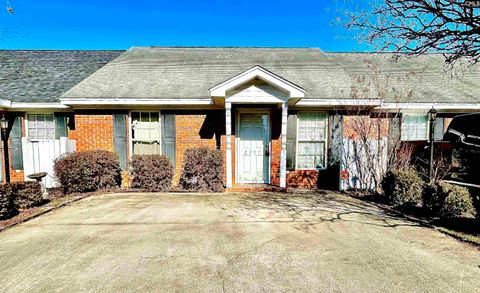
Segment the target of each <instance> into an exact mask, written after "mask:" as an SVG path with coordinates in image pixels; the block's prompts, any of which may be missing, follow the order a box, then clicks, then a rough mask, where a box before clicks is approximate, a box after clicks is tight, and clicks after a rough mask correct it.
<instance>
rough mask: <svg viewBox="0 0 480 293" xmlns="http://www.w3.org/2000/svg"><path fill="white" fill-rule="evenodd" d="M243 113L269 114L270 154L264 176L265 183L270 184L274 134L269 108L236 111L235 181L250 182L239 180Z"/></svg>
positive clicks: (268, 137)
mask: <svg viewBox="0 0 480 293" xmlns="http://www.w3.org/2000/svg"><path fill="white" fill-rule="evenodd" d="M241 113H258V114H265V115H267V121H268V125H267V137H266V138H267V144H268V146H267V147H268V153H269V154H270V155H269V156H268V158H267V163H266V166H265V170H264V172H265V173H266V174H264V176H265V175H266V176H265V178H264V180H263V181H264V182H263V183H264V184H270V179H271V178H270V171H271V170H270V169H271V164H272V134H271V127H272V126H271V125H270V124H271V121H270V111H269V110H268V109H246V108H244V109H241V108H240V109H237V112H236V113H235V120H236V123H235V183H238V184H244V183H245V184H248V183H249V182H240V181H239V180H238V175H239V173H238V166H239V165H240V164H239V162H240V160H239V155H238V153H239V151H240V127H241V126H240V114H241ZM264 162H265V158H264Z"/></svg>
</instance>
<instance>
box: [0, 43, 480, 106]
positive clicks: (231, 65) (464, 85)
mask: <svg viewBox="0 0 480 293" xmlns="http://www.w3.org/2000/svg"><path fill="white" fill-rule="evenodd" d="M122 52H123V54H122ZM116 57H118V58H116ZM392 57H393V54H387V53H381V54H374V53H326V52H322V51H321V50H319V49H314V48H166V47H134V48H131V49H130V50H128V51H126V52H125V51H0V69H1V71H0V98H4V99H8V100H12V101H14V102H58V98H59V97H60V96H61V95H62V94H63V97H65V98H126V99H128V98H205V97H209V89H210V88H211V87H213V86H215V85H217V84H219V83H221V82H223V81H225V80H227V79H229V78H231V77H233V76H235V75H238V74H239V73H241V72H243V71H245V70H248V69H250V68H252V67H253V66H255V65H260V66H262V67H264V68H266V69H268V70H270V71H272V72H273V73H275V74H277V75H279V76H282V77H283V78H285V79H287V80H289V81H290V82H292V83H294V84H297V85H298V86H300V87H302V88H304V89H305V90H306V91H307V92H306V98H307V99H308V98H320V99H349V98H351V97H352V88H359V89H360V90H363V89H364V88H365V87H366V85H370V88H369V92H368V93H367V94H365V95H363V96H364V97H365V98H367V97H370V98H375V97H377V93H376V91H374V90H373V86H371V81H372V80H374V79H375V78H376V77H378V78H379V79H380V80H381V82H380V85H382V86H384V87H388V91H387V92H388V94H387V96H385V98H386V99H387V101H394V98H392V96H393V94H392V93H393V92H395V91H396V92H397V93H400V96H401V95H402V93H407V92H408V91H410V90H412V96H411V97H409V98H405V100H402V101H404V102H428V103H429V102H440V103H441V102H446V103H453V102H456V103H478V102H480V83H479V82H478V81H479V80H480V66H473V67H469V68H465V69H464V70H462V71H460V72H459V73H457V74H456V75H454V76H452V75H451V73H450V72H446V71H445V67H444V63H443V57H442V56H441V55H438V54H429V55H424V56H421V57H416V58H411V59H401V60H397V61H394V62H392V59H393V58H392ZM115 58H116V59H115ZM107 63H108V64H107ZM105 64H106V65H105ZM372 64H374V66H372ZM103 65H105V66H104V67H102V66H103ZM372 67H375V68H376V69H377V74H375V73H374V70H372ZM414 72H415V73H414ZM358 77H365V78H366V79H365V81H364V82H363V84H360V83H359V82H358ZM387 79H388V81H385V80H387ZM369 83H370V84H369Z"/></svg>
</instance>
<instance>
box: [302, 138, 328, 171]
mask: <svg viewBox="0 0 480 293" xmlns="http://www.w3.org/2000/svg"><path fill="white" fill-rule="evenodd" d="M297 165H298V168H299V169H316V168H325V143H324V142H298V150H297Z"/></svg>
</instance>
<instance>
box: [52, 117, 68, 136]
mask: <svg viewBox="0 0 480 293" xmlns="http://www.w3.org/2000/svg"><path fill="white" fill-rule="evenodd" d="M60 137H68V131H67V117H66V116H64V115H56V114H55V139H59V138H60Z"/></svg>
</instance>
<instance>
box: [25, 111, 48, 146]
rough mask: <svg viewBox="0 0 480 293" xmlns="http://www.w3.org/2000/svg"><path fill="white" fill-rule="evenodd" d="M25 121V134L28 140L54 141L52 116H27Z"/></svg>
mask: <svg viewBox="0 0 480 293" xmlns="http://www.w3.org/2000/svg"><path fill="white" fill-rule="evenodd" d="M27 121H28V122H27V125H28V128H27V134H28V137H29V138H30V139H32V140H44V139H55V120H54V118H53V114H27Z"/></svg>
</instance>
